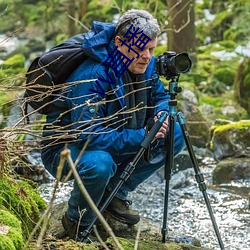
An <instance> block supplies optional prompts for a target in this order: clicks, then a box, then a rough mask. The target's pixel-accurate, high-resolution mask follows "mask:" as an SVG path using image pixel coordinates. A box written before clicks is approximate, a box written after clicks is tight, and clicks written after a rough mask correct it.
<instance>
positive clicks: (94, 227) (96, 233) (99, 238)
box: [93, 225, 109, 250]
mask: <svg viewBox="0 0 250 250" xmlns="http://www.w3.org/2000/svg"><path fill="white" fill-rule="evenodd" d="M93 230H94V232H95V235H96V237H97V239H98V240H99V241H100V243H101V245H102V246H103V247H104V249H106V250H109V248H108V246H107V245H106V244H105V242H104V241H103V240H102V238H101V236H100V234H99V233H98V231H97V228H96V225H94V226H93Z"/></svg>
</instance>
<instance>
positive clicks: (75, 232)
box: [62, 213, 97, 243]
mask: <svg viewBox="0 0 250 250" xmlns="http://www.w3.org/2000/svg"><path fill="white" fill-rule="evenodd" d="M62 225H63V228H64V230H65V232H66V235H65V236H68V237H69V238H70V239H73V240H75V241H79V242H85V243H91V242H94V241H97V238H96V237H95V236H93V235H92V234H90V235H89V236H88V237H87V238H86V239H85V238H84V237H83V235H82V234H83V232H84V230H85V229H86V227H83V226H80V225H78V223H75V221H73V220H72V219H70V218H69V217H68V215H67V213H65V214H64V216H63V217H62Z"/></svg>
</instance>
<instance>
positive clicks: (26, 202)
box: [0, 175, 46, 238]
mask: <svg viewBox="0 0 250 250" xmlns="http://www.w3.org/2000/svg"><path fill="white" fill-rule="evenodd" d="M1 177H2V178H1V179H0V207H2V208H6V209H7V210H8V211H10V212H11V213H12V214H13V215H15V216H16V218H17V219H18V220H20V221H21V227H22V231H23V236H24V238H27V237H28V235H29V232H31V231H32V230H33V228H34V226H35V224H36V222H37V221H38V220H39V218H40V215H41V210H44V209H45V208H46V203H45V201H44V200H43V199H42V198H41V197H40V195H39V194H38V192H37V191H36V190H35V189H34V188H33V187H32V186H31V185H30V184H29V183H28V182H27V181H24V180H15V179H12V178H11V177H9V176H5V175H3V176H1Z"/></svg>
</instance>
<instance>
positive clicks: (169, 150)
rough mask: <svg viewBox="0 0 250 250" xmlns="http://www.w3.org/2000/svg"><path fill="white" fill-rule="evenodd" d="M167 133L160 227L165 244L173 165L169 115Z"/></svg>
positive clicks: (171, 129)
mask: <svg viewBox="0 0 250 250" xmlns="http://www.w3.org/2000/svg"><path fill="white" fill-rule="evenodd" d="M168 119H169V131H168V135H167V138H166V148H167V155H166V162H165V197H164V213H163V225H162V230H161V232H162V242H163V243H165V242H166V235H167V232H168V228H167V225H168V223H167V220H168V200H169V183H170V179H171V176H172V169H173V165H174V122H175V118H174V116H173V115H171V114H170V115H169V117H168Z"/></svg>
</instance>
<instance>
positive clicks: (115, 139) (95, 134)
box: [45, 22, 169, 155]
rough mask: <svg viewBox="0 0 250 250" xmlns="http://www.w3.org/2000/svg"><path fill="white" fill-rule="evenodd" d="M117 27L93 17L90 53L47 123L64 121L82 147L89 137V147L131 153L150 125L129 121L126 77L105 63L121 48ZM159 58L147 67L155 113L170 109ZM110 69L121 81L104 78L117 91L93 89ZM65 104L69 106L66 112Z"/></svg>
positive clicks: (105, 86)
mask: <svg viewBox="0 0 250 250" xmlns="http://www.w3.org/2000/svg"><path fill="white" fill-rule="evenodd" d="M114 31H115V25H114V24H111V23H101V22H94V23H93V27H92V29H91V30H90V31H89V32H88V33H86V35H85V39H84V41H83V48H84V49H85V52H86V55H87V56H88V59H86V60H85V61H83V63H82V64H81V65H80V66H79V67H78V68H77V69H76V70H75V71H74V72H73V73H72V75H71V76H70V77H69V79H68V80H67V82H68V87H67V88H66V89H65V90H64V91H63V93H62V94H63V99H64V101H63V102H62V101H57V102H56V103H55V106H56V107H55V108H54V109H53V111H52V112H51V113H50V114H49V115H48V116H47V123H49V124H53V125H54V126H59V127H63V135H62V136H61V138H66V137H69V138H70V139H71V140H73V141H74V143H77V144H78V145H79V147H82V146H83V145H84V143H85V142H86V141H87V139H88V140H89V141H88V147H87V149H88V150H104V151H107V152H109V153H111V154H113V155H125V154H132V153H135V152H136V151H137V150H138V149H139V148H140V143H141V142H142V140H143V139H144V137H145V130H144V128H143V127H142V128H139V129H126V128H125V127H124V120H123V119H124V114H123V112H122V111H124V108H125V100H124V88H123V82H122V78H121V77H120V78H117V76H116V73H115V72H114V71H113V70H112V69H111V68H107V66H104V65H102V64H101V62H104V61H105V59H107V57H108V54H110V53H111V52H112V51H113V49H114V48H115V47H114ZM155 60H156V59H155V58H154V57H153V58H152V59H151V62H150V64H149V65H148V68H147V70H146V72H145V79H146V80H147V83H146V85H147V86H148V87H149V89H148V90H147V97H148V103H147V106H148V107H153V108H151V109H150V108H149V110H151V111H152V112H151V114H150V115H151V116H153V115H155V114H157V113H158V112H159V111H162V110H166V111H168V100H169V95H168V93H166V92H165V90H164V87H163V84H162V82H161V81H160V80H159V77H158V75H157V73H156V70H155ZM105 69H107V70H108V73H109V75H110V76H111V77H112V79H113V81H114V83H115V84H112V85H111V84H108V83H106V82H100V84H102V85H101V86H102V88H103V90H104V91H105V92H108V91H112V90H113V91H114V92H112V93H114V94H113V95H112V94H109V95H107V94H106V95H105V96H104V97H103V96H101V95H99V94H96V93H93V92H91V91H90V89H94V90H96V91H99V89H98V86H97V84H96V83H95V81H96V80H97V79H98V78H103V79H107V80H108V77H107V74H106V73H105ZM84 80H86V81H84ZM78 81H82V82H80V83H79V82H78ZM103 98H105V101H104V99H103ZM65 105H66V109H67V110H69V111H66V112H62V109H65ZM149 113H150V112H148V116H149ZM57 130H58V129H57ZM59 130H60V129H59ZM56 133H57V134H56ZM60 133H61V132H45V136H46V135H52V136H53V134H54V136H55V135H58V134H60ZM65 133H66V134H65Z"/></svg>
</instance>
